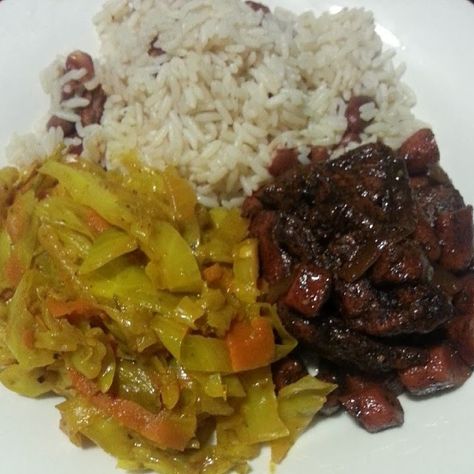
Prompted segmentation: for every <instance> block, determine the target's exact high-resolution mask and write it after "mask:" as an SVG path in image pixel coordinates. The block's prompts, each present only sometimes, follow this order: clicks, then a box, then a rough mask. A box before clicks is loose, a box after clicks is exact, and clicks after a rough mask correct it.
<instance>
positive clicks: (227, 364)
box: [0, 154, 333, 474]
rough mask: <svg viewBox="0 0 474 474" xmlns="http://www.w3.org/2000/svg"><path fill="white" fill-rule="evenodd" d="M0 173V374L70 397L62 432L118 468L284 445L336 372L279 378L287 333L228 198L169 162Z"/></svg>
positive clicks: (211, 465)
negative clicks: (109, 457)
mask: <svg viewBox="0 0 474 474" xmlns="http://www.w3.org/2000/svg"><path fill="white" fill-rule="evenodd" d="M58 155H59V154H58ZM0 179H1V183H2V202H1V214H2V226H1V231H0V267H1V268H2V271H1V272H0V279H1V280H0V282H1V283H0V284H1V286H0V291H1V295H2V302H1V317H0V365H1V366H2V367H3V368H4V369H3V371H2V372H1V373H0V381H1V382H2V383H3V384H4V385H5V386H7V387H8V388H10V389H12V390H14V391H16V392H18V393H20V394H22V395H27V396H31V397H36V396H39V395H42V394H44V393H48V392H55V393H57V394H60V395H63V396H65V397H66V399H67V400H66V401H65V402H64V403H62V404H60V405H59V410H60V411H61V417H62V418H61V419H62V421H61V427H62V429H63V430H64V431H65V432H66V433H67V434H68V435H69V437H70V438H71V440H72V441H73V442H75V443H77V444H81V440H82V439H83V437H86V438H88V439H90V440H92V441H94V442H95V443H97V444H98V445H100V446H102V447H103V448H104V449H105V450H106V451H108V452H109V453H111V454H113V455H114V456H116V457H117V458H118V460H119V465H120V466H121V467H124V468H127V469H141V468H149V469H154V470H156V471H158V472H161V473H170V474H171V473H173V474H174V473H176V472H180V473H185V472H191V473H192V472H216V473H218V472H227V471H229V470H231V469H240V470H242V469H244V467H245V466H246V462H247V460H248V459H250V458H252V457H254V456H255V455H256V454H257V453H258V452H259V446H260V444H261V443H263V442H270V443H271V445H272V452H273V459H274V460H275V461H280V460H281V459H282V458H283V457H284V456H285V454H286V452H287V450H288V449H289V447H290V446H291V445H292V444H293V442H294V441H295V439H296V437H297V436H298V434H299V433H300V432H301V431H302V430H303V429H304V428H305V427H306V426H307V425H308V424H309V422H310V421H311V420H312V418H313V416H314V414H315V413H316V412H317V411H318V410H319V409H320V408H321V407H322V405H323V403H324V402H325V396H326V395H327V394H328V393H329V392H330V391H331V390H332V389H333V385H331V384H328V383H324V382H320V381H318V380H316V379H315V378H313V377H310V376H307V377H304V378H302V379H301V380H298V381H295V383H293V384H290V385H288V386H286V387H285V389H283V390H281V391H280V392H279V393H278V394H276V393H275V391H274V387H273V382H272V373H271V369H270V364H271V363H272V362H275V361H277V360H279V359H281V358H283V357H284V356H285V355H287V354H288V353H289V352H290V351H291V350H292V349H293V348H294V347H295V345H296V341H295V340H294V339H293V338H292V337H291V336H289V334H288V333H287V332H286V331H285V329H284V328H283V326H282V325H281V323H280V321H279V319H278V316H277V314H276V311H275V308H274V307H272V306H271V305H269V304H267V303H261V302H258V301H257V298H258V296H259V295H260V294H261V292H260V290H259V289H258V287H257V279H258V254H257V242H256V241H255V240H253V239H249V238H248V237H247V222H246V220H245V219H243V218H242V217H240V215H239V211H238V210H237V209H233V210H226V209H223V208H214V209H211V210H207V209H205V208H203V207H201V206H197V204H196V197H195V195H194V192H193V191H192V189H191V187H190V186H189V184H188V183H187V182H186V181H185V180H183V179H182V178H180V177H179V176H178V175H177V173H176V172H175V171H173V170H172V169H167V170H165V171H164V172H162V173H158V172H154V171H151V170H148V169H146V168H144V167H142V166H140V167H138V166H136V164H132V165H130V167H129V169H128V170H127V173H126V174H122V173H118V172H113V171H104V170H103V169H102V168H100V167H99V166H97V165H93V164H90V163H86V162H81V163H67V164H66V163H63V162H61V161H58V160H57V159H55V158H50V159H48V160H46V161H45V162H44V163H42V164H41V165H40V166H39V167H34V168H32V169H30V170H27V171H23V172H20V174H19V172H18V171H17V170H15V169H12V168H5V169H3V170H2V171H1V174H0ZM214 431H215V432H216V440H215V442H213V441H212V439H211V435H212V433H213V432H214Z"/></svg>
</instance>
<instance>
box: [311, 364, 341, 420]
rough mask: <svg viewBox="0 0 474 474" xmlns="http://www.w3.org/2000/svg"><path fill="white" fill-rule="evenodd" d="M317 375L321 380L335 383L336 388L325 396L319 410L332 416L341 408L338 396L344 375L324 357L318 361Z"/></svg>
mask: <svg viewBox="0 0 474 474" xmlns="http://www.w3.org/2000/svg"><path fill="white" fill-rule="evenodd" d="M317 377H318V379H319V380H322V381H323V382H328V383H332V384H334V385H336V388H335V389H334V390H333V391H332V392H331V393H330V394H329V395H327V396H326V402H325V403H324V405H323V407H322V408H321V411H320V413H321V415H324V416H332V415H334V414H335V413H337V412H338V411H339V409H340V408H341V402H340V401H339V397H340V396H341V394H342V381H343V377H344V375H343V373H341V371H340V369H339V368H338V367H337V366H336V365H334V364H331V363H330V362H328V361H326V360H324V359H320V360H319V363H318V374H317Z"/></svg>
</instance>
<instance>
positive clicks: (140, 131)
mask: <svg viewBox="0 0 474 474" xmlns="http://www.w3.org/2000/svg"><path fill="white" fill-rule="evenodd" d="M95 24H96V28H97V31H98V33H99V35H100V39H101V55H100V57H99V58H97V59H96V60H95V67H96V72H97V76H96V78H95V79H94V80H93V82H95V83H93V84H88V87H89V88H93V87H95V86H96V83H97V82H98V83H100V84H101V85H102V87H103V88H104V90H105V92H106V94H107V96H108V99H107V102H106V104H105V110H104V114H103V117H102V121H101V124H100V125H91V126H89V127H85V128H83V127H82V126H81V124H80V120H79V115H78V113H77V109H78V108H79V109H80V108H81V107H84V106H86V105H87V100H85V99H82V98H80V99H71V100H69V101H66V102H63V103H61V87H62V86H63V85H64V84H65V83H66V82H67V81H69V80H71V79H75V80H77V79H80V78H81V74H85V71H83V70H82V71H81V70H73V71H70V72H68V73H67V74H66V77H63V66H64V59H61V58H60V59H58V61H57V62H55V63H54V64H53V65H52V66H51V67H50V68H49V69H48V70H47V71H45V73H44V74H43V83H44V88H45V90H46V92H48V93H49V94H50V95H51V98H52V104H51V111H50V112H51V114H56V115H59V116H61V117H63V118H64V119H66V120H70V121H72V122H76V124H77V125H78V126H77V129H78V133H79V135H80V138H81V139H83V142H84V143H83V145H84V153H83V156H84V157H85V158H89V159H92V160H96V161H98V160H103V159H104V157H105V163H106V165H107V166H108V167H116V166H120V159H121V157H122V156H123V155H125V154H127V152H134V153H136V154H137V155H138V157H139V159H140V160H141V161H142V162H143V163H144V164H146V165H148V166H152V167H154V168H158V169H163V168H164V167H165V166H166V165H167V164H172V165H174V166H175V167H177V169H178V170H179V171H180V173H181V174H182V175H183V176H184V177H186V178H187V179H189V180H190V181H191V183H193V185H194V186H195V189H196V192H197V194H198V198H199V201H200V202H201V203H202V204H204V205H206V206H216V205H218V204H223V205H224V206H235V205H239V204H240V203H241V202H242V199H243V196H244V195H249V194H251V192H252V191H254V190H255V189H256V188H257V187H258V186H259V185H260V184H262V183H263V182H264V181H265V180H267V179H268V178H269V174H268V171H267V167H268V165H269V163H270V162H271V159H272V154H273V152H274V150H276V149H278V148H279V147H298V149H299V152H300V159H301V160H302V161H305V160H306V156H307V154H308V150H309V147H310V146H315V145H322V146H329V147H333V146H336V145H337V144H338V143H339V142H340V141H341V137H342V136H343V134H344V131H345V129H346V125H347V121H346V118H345V109H346V104H347V101H348V100H349V99H350V97H351V96H354V95H357V96H358V95H364V96H369V97H372V98H373V99H374V101H373V102H371V103H368V104H366V105H363V106H362V107H361V115H362V118H363V119H365V120H371V123H370V125H369V126H368V127H367V128H366V129H365V130H364V132H363V133H362V135H361V141H362V142H370V141H376V140H377V139H381V140H383V141H384V142H385V143H386V144H387V145H389V146H391V147H398V146H399V145H400V144H401V142H402V141H403V139H404V138H406V137H407V136H409V135H410V134H411V133H412V132H414V131H415V130H417V129H418V128H420V124H419V122H417V121H416V119H415V118H414V117H413V115H412V113H411V107H412V106H413V105H414V97H413V94H412V93H411V92H410V90H409V89H408V88H407V87H406V86H405V85H404V84H402V83H401V82H400V76H401V75H402V73H403V66H398V67H395V66H394V65H393V63H392V57H393V52H391V51H385V50H384V48H383V45H382V42H381V40H380V38H379V37H378V36H377V34H376V32H375V28H374V20H373V17H372V14H371V13H370V12H366V11H364V10H342V11H341V12H340V13H337V14H328V13H324V14H322V15H321V16H320V17H315V16H314V14H313V13H311V12H308V13H304V14H302V15H299V16H297V15H294V14H292V13H289V12H287V11H285V10H282V9H279V8H277V9H275V11H274V13H273V14H266V13H265V12H264V11H262V10H259V11H254V10H253V9H252V8H249V6H248V5H246V4H245V3H244V2H241V1H236V0H222V1H219V2H217V1H213V0H194V1H185V0H175V1H170V0H165V1H159V2H157V1H153V0H144V1H136V2H128V1H125V0H119V1H117V0H114V1H110V2H107V3H106V5H105V7H104V9H103V10H102V12H101V13H99V15H97V17H96V18H95ZM150 46H156V47H157V48H160V49H161V51H162V52H163V54H159V55H150V54H149V50H150ZM61 140H62V136H61V133H60V132H59V131H58V130H50V132H49V136H48V137H46V139H44V138H43V137H41V138H37V139H36V140H35V139H33V138H32V137H29V140H27V142H26V143H27V147H25V146H24V144H25V140H23V142H21V141H20V142H18V141H16V142H15V143H13V144H12V146H11V147H10V155H12V156H13V158H14V159H16V158H21V159H22V160H24V159H25V158H24V157H25V155H26V156H30V155H32V154H33V158H35V157H38V155H40V154H41V153H44V152H45V151H48V150H51V149H52V148H54V146H55V145H56V144H57V143H58V142H60V141H61ZM77 142H78V139H76V140H75V141H72V144H73V145H74V144H77ZM22 143H23V146H21V144H22ZM349 146H350V144H349ZM45 147H46V150H45ZM25 148H27V150H25Z"/></svg>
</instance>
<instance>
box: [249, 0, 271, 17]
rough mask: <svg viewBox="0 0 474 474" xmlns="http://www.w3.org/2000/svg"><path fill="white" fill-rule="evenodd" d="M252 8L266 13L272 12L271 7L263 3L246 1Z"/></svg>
mask: <svg viewBox="0 0 474 474" xmlns="http://www.w3.org/2000/svg"><path fill="white" fill-rule="evenodd" d="M245 3H246V4H247V5H248V6H249V7H250V8H251V9H252V10H254V11H256V12H258V11H262V12H263V13H264V14H266V13H270V8H268V7H267V6H266V5H263V4H262V3H258V2H250V1H248V2H245Z"/></svg>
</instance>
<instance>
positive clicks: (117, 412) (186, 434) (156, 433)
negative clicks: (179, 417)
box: [69, 369, 194, 451]
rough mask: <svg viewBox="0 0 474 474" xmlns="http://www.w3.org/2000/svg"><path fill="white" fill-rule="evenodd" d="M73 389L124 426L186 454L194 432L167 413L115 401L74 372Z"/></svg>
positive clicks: (161, 444) (163, 446)
mask: <svg viewBox="0 0 474 474" xmlns="http://www.w3.org/2000/svg"><path fill="white" fill-rule="evenodd" d="M69 374H70V376H71V380H72V385H73V387H74V388H75V389H76V390H77V391H78V392H79V394H81V395H82V396H84V397H86V398H87V399H88V400H89V401H90V402H91V403H92V405H94V406H95V407H96V408H98V409H99V410H101V411H102V412H104V413H105V414H106V415H107V416H111V417H113V418H115V419H116V420H117V421H118V422H119V423H120V424H121V425H122V426H124V427H125V428H127V429H130V430H133V431H136V432H137V433H139V434H140V435H142V436H143V437H144V438H146V439H148V440H150V441H152V442H154V443H156V444H157V445H158V446H159V447H160V448H161V449H176V450H178V451H184V449H185V448H186V446H187V445H188V443H189V441H190V439H191V438H192V436H193V434H194V429H191V430H190V429H189V428H190V427H189V426H188V427H187V428H188V429H183V427H182V426H180V425H179V424H178V423H176V421H175V420H173V419H172V418H171V417H170V416H169V414H170V412H167V411H166V410H162V411H161V412H160V413H158V414H154V413H152V412H150V411H148V410H146V409H145V408H143V407H142V406H141V405H139V404H138V403H135V402H132V401H130V400H125V399H121V398H114V397H111V396H110V395H107V394H105V393H101V392H100V391H99V389H98V388H97V387H96V386H95V384H94V383H93V382H91V381H90V380H88V379H86V378H85V377H84V376H82V375H81V374H80V373H78V372H77V371H75V370H72V369H70V370H69Z"/></svg>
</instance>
